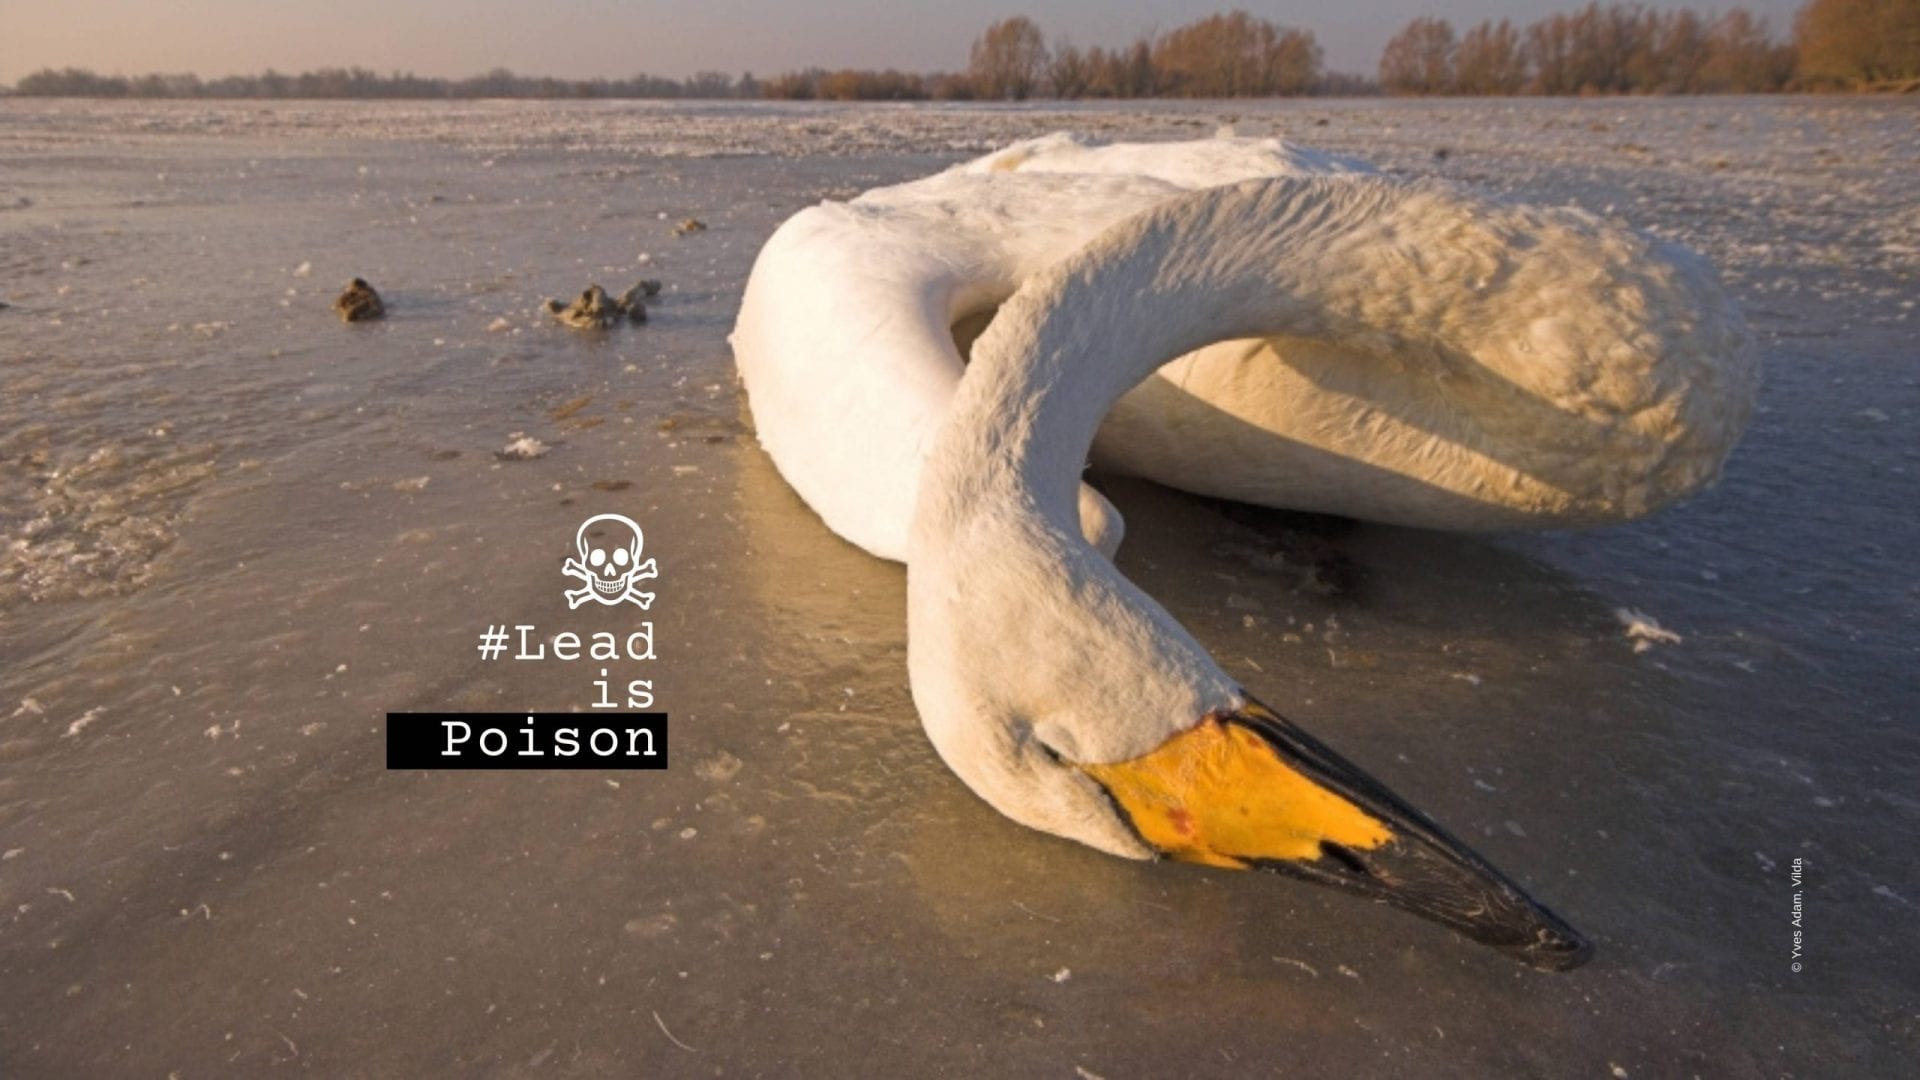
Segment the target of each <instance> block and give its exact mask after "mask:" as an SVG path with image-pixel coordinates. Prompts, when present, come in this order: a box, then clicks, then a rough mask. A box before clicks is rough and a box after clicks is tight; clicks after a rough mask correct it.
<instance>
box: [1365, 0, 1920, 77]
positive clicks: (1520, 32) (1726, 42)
mask: <svg viewBox="0 0 1920 1080" xmlns="http://www.w3.org/2000/svg"><path fill="white" fill-rule="evenodd" d="M1902 80H1920V0H1810V2H1809V3H1808V4H1807V5H1806V6H1805V7H1803V8H1802V9H1801V10H1800V13H1799V16H1798V17H1797V18H1796V19H1795V20H1794V33H1793V38H1792V40H1790V41H1778V40H1776V39H1775V38H1774V36H1773V33H1772V31H1771V30H1770V29H1769V28H1768V26H1767V23H1766V20H1765V19H1761V18H1757V17H1755V16H1754V15H1753V13H1752V12H1749V11H1747V10H1745V9H1743V8H1734V9H1732V10H1730V11H1728V12H1726V13H1724V14H1721V15H1718V16H1715V17H1713V18H1705V17H1702V16H1701V15H1699V14H1696V13H1695V12H1692V11H1687V10H1675V11H1655V10H1652V9H1650V8H1647V7H1644V6H1642V5H1640V4H1611V5H1608V6H1605V7H1602V6H1601V5H1600V4H1597V3H1590V4H1588V5H1587V6H1586V7H1584V8H1582V9H1580V10H1578V11H1575V12H1571V13H1567V14H1559V15H1549V16H1547V17H1546V18H1543V19H1540V20H1538V21H1536V22H1533V23H1531V24H1529V25H1528V26H1526V27H1525V28H1524V29H1520V28H1516V27H1515V26H1514V25H1513V24H1512V23H1511V22H1509V21H1508V20H1506V19H1501V20H1499V21H1498V22H1495V21H1493V20H1491V19H1489V20H1486V21H1484V22H1481V23H1479V24H1477V25H1475V26H1473V27H1471V28H1470V29H1468V30H1467V31H1466V33H1464V34H1461V35H1459V36H1458V37H1456V36H1455V34H1454V30H1453V25H1452V24H1451V23H1449V22H1447V21H1446V20H1445V19H1436V18H1420V19H1415V20H1413V21H1412V22H1411V23H1408V24H1407V26H1406V28H1405V29H1403V30H1401V31H1400V32H1399V33H1398V34H1395V35H1394V36H1393V38H1392V40H1390V41H1388V42H1387V47H1386V49H1385V50H1384V51H1383V52H1382V53H1381V55H1380V87H1381V89H1383V90H1385V91H1386V92H1387V93H1389V94H1415V95H1418V94H1466V95H1487V94H1724V93H1737V94H1750V93H1768V92H1772V91H1778V90H1788V89H1826V88H1852V87H1856V86H1870V85H1882V84H1890V83H1898V82H1901V81H1902Z"/></svg>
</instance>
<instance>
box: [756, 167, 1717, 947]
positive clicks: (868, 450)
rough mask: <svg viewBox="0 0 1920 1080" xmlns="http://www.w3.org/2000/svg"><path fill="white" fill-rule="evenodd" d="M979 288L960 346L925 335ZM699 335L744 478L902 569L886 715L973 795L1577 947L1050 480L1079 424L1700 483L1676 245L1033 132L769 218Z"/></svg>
mask: <svg viewBox="0 0 1920 1080" xmlns="http://www.w3.org/2000/svg"><path fill="white" fill-rule="evenodd" d="M1342 171H1344V173H1345V174H1344V175H1332V174H1334V173H1336V172H1342ZM1250 177H1251V178H1250ZM996 304H997V305H999V307H998V312H997V314H995V315H994V316H993V318H992V322H991V324H990V325H988V326H987V328H986V330H985V332H984V333H982V334H981V335H980V336H979V338H978V340H977V341H976V342H974V343H973V344H972V347H971V361H970V364H967V363H964V362H963V360H962V358H961V355H960V351H959V347H958V346H957V345H956V343H955V341H954V334H953V330H952V327H954V325H955V324H956V323H958V322H964V321H966V319H967V317H968V316H970V315H975V314H977V313H979V312H982V311H990V310H992V309H993V307H994V306H995V305H996ZM733 340H734V347H735V352H736V357H737V361H738V364H739V367H740V371H741V374H742V377H743V379H744V380H745V383H746V387H747V391H748V395H749V399H750V403H751V407H752V409H753V413H754V418H755V422H756V425H757V427H758V429H759V433H760V438H761V441H762V443H763V444H764V445H765V446H766V448H767V450H768V452H769V453H770V454H771V455H772V457H773V459H774V461H775V463H776V464H777V465H778V467H779V468H780V470H781V473H782V475H783V476H785V477H786V478H787V480H788V482H789V483H791V484H792V485H793V486H794V487H795V489H796V490H798V491H799V492H800V494H801V495H802V497H803V498H805V499H806V500H807V501H808V503H809V504H810V505H811V506H813V507H814V509H815V510H816V511H817V512H819V513H820V515H821V516H822V518H823V519H824V520H825V521H826V522H827V524H828V525H829V526H830V527H831V528H833V529H834V530H835V531H836V532H839V533H840V534H841V535H842V536H845V537H847V538H848V539H850V540H852V541H853V542H855V543H857V544H860V545H861V546H863V547H865V548H867V549H868V550H870V551H873V552H874V553H876V554H880V555H883V556H886V557H890V558H896V559H898V558H902V557H904V558H905V559H906V561H907V563H908V590H909V636H908V642H909V663H910V667H911V674H912V683H913V693H914V700H915V703H916V705H917V706H918V708H919V710H920V713H921V717H922V720H923V722H924V724H925V726H926V730H927V733H928V735H929V737H930V738H931V740H932V741H933V743H934V745H935V747H936V748H937V749H938V750H939V752H940V754H941V755H942V757H943V758H944V759H945V760H946V761H947V763H948V764H949V765H950V766H951V767H952V768H953V769H954V771H955V772H956V773H958V774H959V775H960V776H961V778H962V779H964V780H965V781H966V782H967V784H968V785H969V786H970V787H972V788H973V789H974V790H975V791H976V792H978V793H979V794H980V795H981V796H982V797H984V798H985V799H986V800H987V801H988V802H990V803H991V804H992V805H994V806H995V807H996V808H998V809H999V810H1001V811H1002V812H1003V813H1005V814H1007V815H1008V816H1009V817H1012V818H1014V819H1016V820H1018V821H1021V822H1023V823H1025V824H1027V825H1030V826H1033V827H1035V828H1039V829H1044V830H1046V831H1049V832H1053V833H1057V834H1059V835H1061V836H1066V837H1069V838H1072V839H1075V840H1079V841H1081V842H1083V843H1087V844H1090V845H1092V846H1094V847H1097V848H1100V849H1102V850H1105V851H1109V852H1112V853H1115V854H1119V855H1125V856H1130V857H1136V858H1148V857H1154V856H1156V855H1171V856H1174V857H1178V858H1183V859H1188V860H1191V861H1197V862H1204V863H1211V864H1214V865H1220V866H1261V867H1266V868H1272V869H1278V870H1283V871H1286V872H1290V873H1294V874H1297V875H1300V876H1304V877H1308V878H1311V879H1314V880H1317V881H1321V882H1325V883H1329V884H1333V885H1336V886H1339V887H1343V888H1346V889H1349V890H1352V891H1356V892H1359V893H1362V894H1364V895H1368V896H1373V897H1376V898H1379V899H1385V900H1389V901H1391V902H1394V903H1396V904H1399V905H1401V906H1403V907H1406V908H1409V909H1411V910H1414V911H1416V912H1418V913H1420V914H1422V915H1425V916H1427V917H1430V918H1434V919H1437V920H1439V921H1441V922H1443V923H1446V924H1448V925H1450V926H1453V927H1454V928H1456V929H1458V930H1460V931H1461V932H1463V933H1466V934H1468V935H1469V936H1472V937H1475V938H1476V939H1479V940H1482V941H1485V942H1488V943H1490V944H1493V945H1496V946H1498V947H1501V948H1503V949H1506V950H1508V951H1511V952H1513V953H1515V954H1516V955H1518V956H1520V957H1521V958H1523V959H1525V960H1527V961H1528V962H1530V963H1533V964H1536V965H1538V966H1543V967H1558V968H1564V967H1570V966H1573V965H1575V964H1577V963H1579V962H1581V961H1582V960H1583V959H1584V958H1585V957H1586V956H1587V955H1588V952H1589V950H1588V947H1587V945H1586V943H1585V941H1584V940H1583V939H1582V938H1581V937H1580V936H1579V935H1578V934H1577V933H1576V932H1574V931H1573V930H1572V929H1571V928H1570V927H1568V926H1566V924H1564V923H1562V922H1561V921H1560V920H1559V919H1557V918H1556V917H1555V916H1553V915H1552V914H1551V913H1550V912H1548V911H1546V910H1545V909H1544V908H1542V907H1540V906H1539V905H1537V904H1535V903H1533V902H1532V901H1531V900H1530V899H1528V898H1527V897H1526V896H1525V894H1524V893H1522V892H1521V891H1520V890H1519V888H1518V887H1517V886H1515V885H1513V883H1511V882H1510V881H1508V880H1507V879H1505V878H1504V877H1502V876H1501V875H1500V874H1499V873H1498V872H1497V871H1495V870H1493V869H1492V868H1491V867H1490V866H1488V865H1487V864H1486V863H1485V862H1484V861H1482V860H1480V859H1479V858H1478V857H1477V856H1475V855H1474V854H1473V853H1472V852H1471V851H1469V850H1468V849H1466V848H1465V847H1464V846H1463V845H1461V844H1460V843H1459V842H1458V841H1456V840H1454V839H1452V838H1451V837H1449V836H1448V835H1447V834H1446V833H1445V832H1443V831H1442V830H1440V829H1439V828H1438V827H1437V826H1435V825H1434V824H1433V823H1432V822H1431V821H1429V820H1428V819H1426V818H1425V817H1424V816H1422V815H1420V814H1419V813H1418V812H1417V811H1414V810H1413V809H1411V808H1410V807H1408V806H1406V805H1405V804H1404V803H1403V802H1401V801H1400V800H1399V799H1397V798H1396V797H1394V796H1393V795H1392V794H1391V793H1389V792H1387V791H1386V790H1385V789H1384V788H1383V787H1382V786H1381V785H1379V784H1378V783H1377V782H1375V781H1373V780H1372V779H1370V778H1369V777H1367V776H1366V775H1365V774H1364V773H1362V772H1360V771H1359V770H1358V769H1356V768H1355V767H1353V766H1352V765H1351V764H1349V763H1347V762H1346V761H1345V760H1343V759H1341V758H1340V757H1338V756H1337V755H1335V754H1333V753H1332V752H1331V751H1329V750H1328V749H1326V748H1325V747H1324V746H1322V745H1321V744H1319V743H1318V742H1316V741H1314V740H1313V739H1311V738H1310V737H1308V736H1306V735H1305V734H1304V733H1302V732H1301V731H1299V729H1297V728H1295V727H1294V726H1293V725H1291V724H1289V723H1288V722H1287V721H1285V720H1283V719H1281V718H1280V717H1278V716H1276V715H1275V714H1273V713H1272V712H1270V711H1269V710H1267V709H1266V708H1265V707H1263V706H1261V705H1260V704H1259V703H1258V702H1256V701H1254V700H1252V699H1251V698H1250V697H1249V696H1248V695H1247V694H1246V693H1245V692H1244V691H1243V690H1242V689H1241V688H1240V687H1239V686H1238V685H1236V683H1235V682H1234V680H1233V679H1232V678H1230V677H1229V676H1228V675H1226V674H1225V673H1224V672H1223V671H1222V670H1221V669H1220V668H1219V667H1218V665H1216V664H1215V663H1214V662H1213V660H1212V659H1211V658H1210V657H1209V656H1208V655H1207V654H1206V652H1205V650H1203V649H1202V648H1201V647H1200V646H1199V645H1198V644H1197V643H1196V642H1195V641H1194V640H1193V639H1192V638H1191V637H1190V636H1189V635H1188V634H1187V633H1186V632H1185V631H1184V630H1183V629H1182V628H1181V627H1180V626H1179V625H1178V624H1177V623H1176V622H1175V621H1174V620H1173V619H1172V617H1171V616H1169V615H1168V614H1167V613H1166V612H1165V611H1164V610H1163V609H1162V608H1161V607H1160V606H1159V605H1158V604H1156V603H1154V602H1153V601H1152V600H1151V599H1150V598H1149V597H1147V596H1146V595H1145V594H1143V593H1141V592H1140V591H1139V590H1138V589H1137V588H1135V587H1134V586H1133V585H1132V584H1131V583H1129V582H1128V581H1127V580H1126V579H1125V578H1124V577H1122V576H1121V575H1120V574H1119V573H1118V572H1117V571H1116V570H1115V569H1114V567H1113V565H1112V564H1111V563H1110V562H1109V561H1108V559H1107V558H1106V557H1104V555H1103V551H1105V552H1109V553H1110V551H1111V548H1112V546H1113V545H1114V544H1115V543H1117V541H1118V536H1119V521H1118V516H1117V514H1115V512H1114V511H1113V509H1112V507H1111V506H1110V505H1108V504H1107V503H1106V502H1105V500H1104V499H1101V498H1099V496H1098V495H1096V494H1094V493H1092V492H1091V490H1090V489H1088V488H1085V487H1084V486H1083V485H1081V484H1080V483H1079V474H1080V471H1081V468H1082V465H1083V462H1084V461H1085V459H1086V457H1087V455H1088V453H1089V451H1090V450H1091V451H1092V452H1093V453H1094V455H1095V456H1096V458H1097V459H1099V460H1101V461H1103V462H1104V463H1107V464H1110V465H1112V466H1114V467H1117V468H1119V469H1123V470H1126V471H1131V472H1137V473H1139V474H1142V475H1145V476H1149V477H1152V478H1154V479H1157V480H1161V481H1163V482H1166V483H1170V484H1173V485H1175V486H1179V487H1183V488H1186V489H1189V490H1194V491H1200V492H1205V493H1210V494H1217V495H1225V496H1229V497H1234V498H1240V499H1245V500H1248V501H1253V502H1259V503H1264V504H1268V505H1275V506H1286V507H1295V508H1303V509H1318V510H1331V511H1334V512H1340V513H1346V514H1350V515H1354V516H1360V517H1368V518H1375V519H1381V520H1388V521H1399V522H1409V523H1415V524H1422V525H1428V526H1438V527H1453V528H1483V527H1498V526H1510V525H1525V524H1552V525H1560V524H1582V523H1590V522H1600V521H1609V520H1622V519H1626V518H1630V517H1634V516H1638V515H1640V514H1643V513H1646V512H1648V511H1650V510H1652V509H1654V508H1656V507H1658V506H1661V505H1664V504H1666V503H1668V502H1671V501H1673V500H1674V499H1677V498H1679V497H1682V496H1684V495H1686V494H1687V493H1689V492H1692V491H1694V490H1697V489H1698V488H1699V487H1701V486H1702V485H1704V484H1705V483H1707V482H1709V481H1710V480H1711V479H1713V478H1714V476H1716V475H1717V472H1718V469H1719V465H1720V463H1721V461H1722V460H1723V459H1724V457H1725V455H1726V453H1727V452H1728V450H1729V449H1730V448H1731V446H1732V444H1733V441H1734V440H1735V439H1736V438H1737V436H1738V433H1739V431H1740V430H1741V428H1742V426H1743V425H1744V422H1745V419H1746V416H1747V413H1748V412H1749V410H1750V407H1751V401H1752V396H1753V391H1754V383H1755V375H1754V368H1753V363H1752V359H1751V350H1750V347H1749V344H1748V340H1747V337H1746V333H1745V330H1744V327H1743V324H1742V322H1741V320H1740V318H1739V316H1738V313H1737V312H1736V311H1735V310H1734V308H1733V307H1732V306H1731V304H1730V303H1729V302H1728V300H1727V299H1726V297H1725V295H1724V293H1723V292H1722V290H1721V289H1720V287H1719V285H1718V283H1717V280H1716V279H1715V276H1714V275H1713V273H1712V271H1711V269H1710V268H1709V267H1707V266H1706V265H1705V264H1704V263H1702V262H1701V261H1700V260H1698V259H1697V258H1695V257H1693V256H1691V255H1690V254H1688V253H1686V252H1683V251H1681V250H1679V249H1677V248H1674V247H1672V246H1669V245H1663V244H1659V243H1656V242H1653V241H1649V240H1647V239H1645V238H1643V237H1640V236H1637V235H1635V234H1632V233H1629V232H1627V231H1625V230H1622V229H1618V228H1614V227H1611V226H1608V225H1606V224H1604V223H1602V222H1599V221H1597V220H1595V219H1594V218H1592V217H1590V216H1588V215H1584V214H1579V213H1575V212H1570V211H1564V210H1559V211H1543V210H1534V209H1529V208H1525V207H1520V206H1513V205H1507V204H1501V203H1496V202H1491V201H1487V200H1483V199H1479V198H1475V197H1473V196H1470V195H1466V194H1463V193H1460V192H1457V191H1454V190H1451V189H1447V188H1443V187H1438V186H1431V185H1416V184H1403V183H1396V182H1391V181H1388V180H1385V179H1382V178H1379V177H1375V176H1368V175H1365V174H1363V173H1359V172H1355V171H1353V170H1352V168H1351V166H1347V165H1344V164H1343V163H1340V162H1337V161H1333V160H1331V159H1326V158H1315V157H1312V156H1309V155H1305V154H1302V153H1300V152H1298V151H1293V150H1290V149H1288V148H1286V147H1284V146H1282V145H1280V144H1278V143H1277V142H1272V141H1267V142H1255V141H1251V140H1236V139H1216V140H1209V141H1206V142H1200V143H1186V144H1165V145H1159V146H1119V147H1107V148H1098V149H1096V148H1091V147H1087V146H1085V145H1082V144H1080V143H1078V142H1076V141H1074V140H1071V139H1067V138H1064V137H1054V138H1050V139H1047V140H1037V141H1035V142H1031V143H1026V144H1021V145H1018V146H1015V147H1013V148H1010V149H1009V150H1007V151H1003V152H1001V153H1000V154H997V155H992V156H990V157H988V158H985V159H982V160H981V161H979V162H974V163H971V164H969V165H966V166H962V167H959V168H957V169H954V170H950V171H949V172H947V173H943V174H941V175H939V176H936V177H932V178H929V179H927V180H924V181H920V182H917V183H915V184H906V185H901V186H899V187H896V188H892V189H883V190H881V191H876V192H870V193H868V194H867V195H865V196H862V197H861V198H860V199H857V200H855V201H854V202H852V203H850V204H846V205H832V204H829V205H824V206H821V207H816V208H814V209H811V210H807V211H804V212H802V213H801V214H798V215H796V216H795V217H794V218H793V219H792V220H791V221H789V222H788V223H787V224H786V225H784V226H782V228H781V229H780V230H779V231H778V232H777V233H776V234H775V236H774V237H773V238H772V239H771V240H770V241H769V242H768V244H767V247H766V249H765V250H764V251H763V252H762V254H761V257H760V260H759V262H758V263H757V264H756V266H755V268H754V271H753V275H752V278H751V279H750V281H749V283H748V288H747V293H746V296H745V299H744V301H743V304H742V309H741V314H740V321H739V326H738V328H737V330H736V333H735V336H734V339H733ZM1156 369H1157V370H1158V372H1159V374H1157V375H1156V374H1155V372H1156ZM963 376H964V377H963ZM1143 380H1144V384H1143ZM1136 387H1138V388H1137V389H1136ZM1103 421H1104V424H1103ZM1096 545H1097V546H1096Z"/></svg>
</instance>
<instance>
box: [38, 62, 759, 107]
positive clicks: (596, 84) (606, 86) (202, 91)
mask: <svg viewBox="0 0 1920 1080" xmlns="http://www.w3.org/2000/svg"><path fill="white" fill-rule="evenodd" d="M13 92H14V93H15V94H20V95H24V96H29V97H114V98H126V97H133V98H418V99H435V98H456V99H459V98H742V97H745V98H752V97H759V96H760V93H761V90H760V83H759V81H758V80H756V79H755V78H754V77H753V74H752V73H751V72H748V73H746V74H744V75H741V76H740V77H739V78H738V79H735V78H733V77H732V76H729V75H726V74H724V73H722V72H717V71H703V72H701V73H699V74H697V75H693V76H691V77H689V78H685V79H665V78H660V77H657V76H653V75H635V76H633V77H632V78H630V79H553V78H542V77H537V76H527V75H515V74H514V73H513V72H511V71H508V70H506V69H504V68H495V69H494V70H492V71H489V72H488V73H486V74H485V75H477V76H474V77H472V78H467V79H432V78H426V77H423V76H419V75H414V74H412V73H410V72H399V71H396V72H393V73H391V74H388V75H381V74H379V73H378V72H375V71H370V70H368V69H366V68H361V67H351V68H322V69H320V70H319V71H304V72H301V73H300V74H298V75H284V74H281V73H280V72H277V71H273V70H271V69H269V70H267V71H265V72H262V73H261V74H258V75H229V76H227V77H225V78H219V79H205V80H203V79H201V78H200V77H199V76H197V75H140V76H134V77H127V76H124V75H96V74H94V73H93V72H91V71H86V70H84V69H81V68H66V69H64V70H60V71H56V70H54V69H52V68H47V69H45V70H42V71H36V72H34V73H33V74H31V75H28V76H26V77H25V78H23V79H21V80H20V81H19V82H18V83H17V84H15V86H14V88H13Z"/></svg>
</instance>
